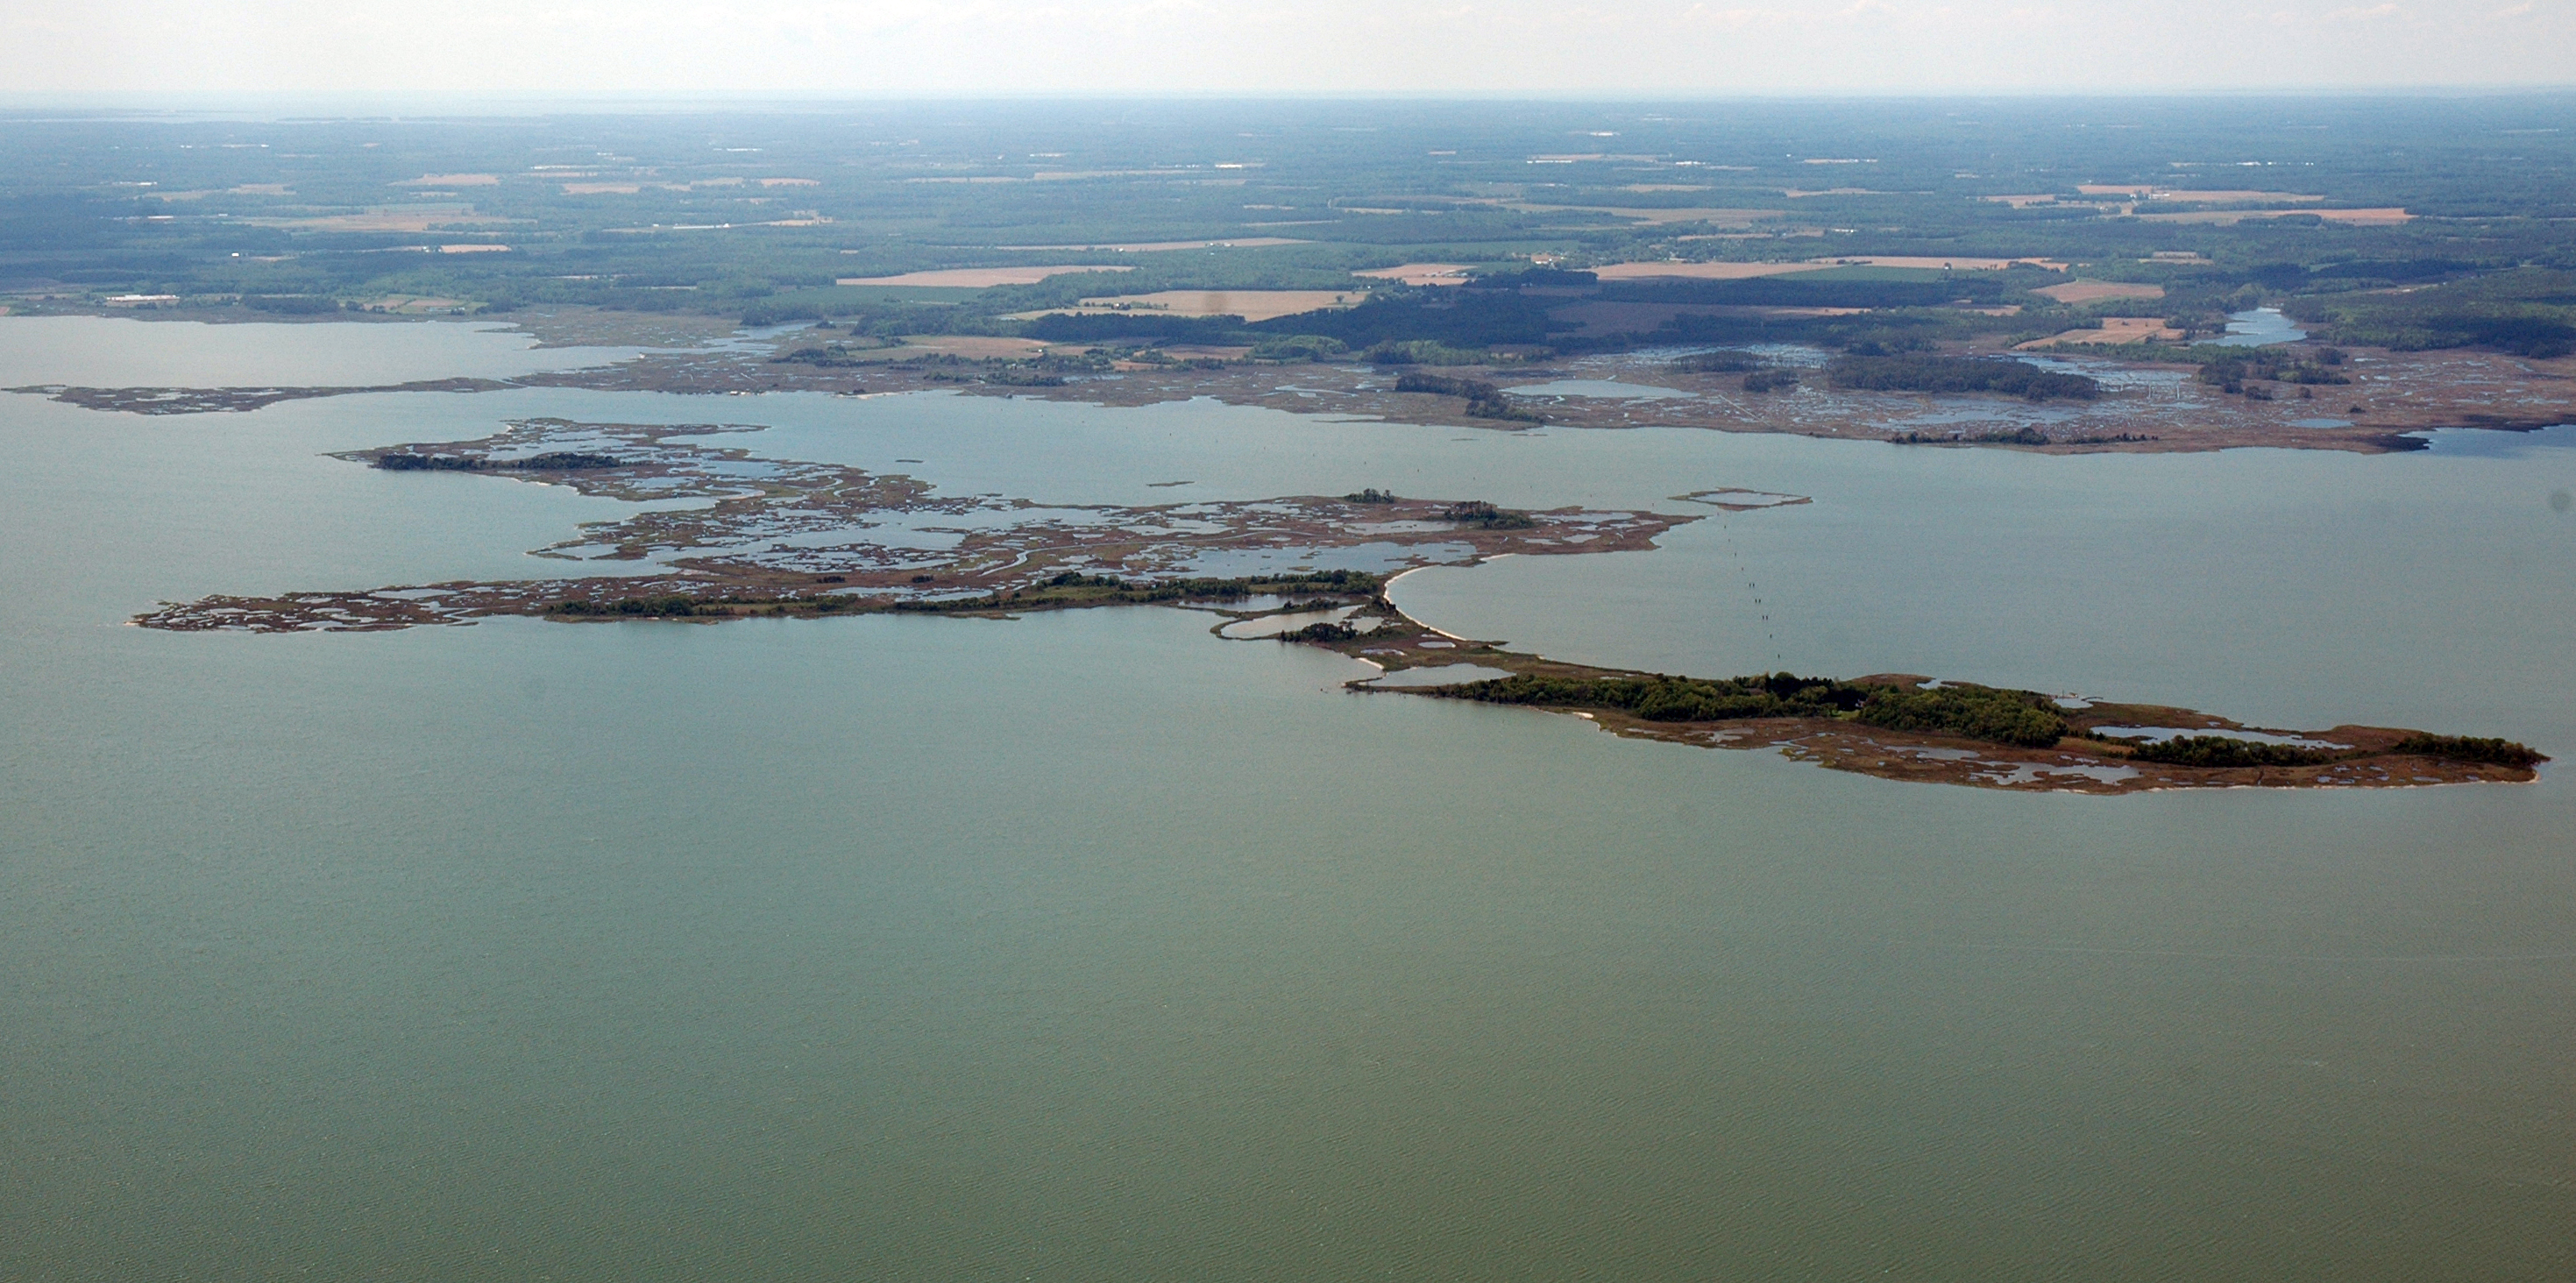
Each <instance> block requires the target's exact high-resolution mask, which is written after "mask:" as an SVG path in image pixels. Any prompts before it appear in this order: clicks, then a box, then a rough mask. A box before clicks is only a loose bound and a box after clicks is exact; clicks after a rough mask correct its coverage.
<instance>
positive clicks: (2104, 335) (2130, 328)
mask: <svg viewBox="0 0 2576 1283" xmlns="http://www.w3.org/2000/svg"><path fill="white" fill-rule="evenodd" d="M2182 337H2183V336H2182V331H2180V330H2177V329H2175V328H2173V327H2172V326H2169V325H2167V324H2165V322H2164V318H2163V317H2160V316H2106V317H2103V318H2102V328H2101V329H2098V330H2068V331H2066V332H2065V333H2063V334H2052V335H2050V336H2048V337H2047V338H2044V339H2032V340H2031V341H2030V342H2028V343H2024V344H2021V345H2020V346H2021V347H2022V348H2023V349H2024V350H2030V349H2035V348H2046V347H2056V346H2057V345H2059V344H2061V343H2179V342H2181V341H2182Z"/></svg>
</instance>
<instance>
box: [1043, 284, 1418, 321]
mask: <svg viewBox="0 0 2576 1283" xmlns="http://www.w3.org/2000/svg"><path fill="white" fill-rule="evenodd" d="M1365 297H1367V292H1366V291H1365V290H1359V289H1349V290H1157V291H1156V292H1154V293H1151V294H1122V295H1119V296H1117V297H1114V298H1087V299H1084V300H1082V302H1081V303H1079V304H1077V305H1076V306H1074V307H1070V308H1060V307H1057V308H1048V309H1046V310H1047V311H1049V312H1073V313H1076V314H1079V315H1102V314H1108V313H1118V312H1144V313H1150V314H1155V315H1161V316H1240V317H1242V318H1243V319H1244V320H1246V321H1267V320H1270V319H1271V318H1273V317H1279V316H1293V315H1295V314H1297V313H1299V312H1315V311H1321V310H1323V309H1325V308H1330V307H1346V306H1350V305H1353V304H1356V303H1358V302H1359V301H1360V300H1361V299H1362V298H1365ZM1033 315H1034V314H1033Z"/></svg>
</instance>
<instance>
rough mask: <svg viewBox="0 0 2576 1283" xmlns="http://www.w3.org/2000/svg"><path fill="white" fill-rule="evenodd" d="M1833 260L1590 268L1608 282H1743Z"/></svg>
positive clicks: (1818, 268) (1811, 268)
mask: <svg viewBox="0 0 2576 1283" xmlns="http://www.w3.org/2000/svg"><path fill="white" fill-rule="evenodd" d="M1831 266H1833V264H1831V263H1610V264H1607V265H1605V266H1601V267H1595V268H1588V269H1586V270H1588V271H1590V272H1591V273H1592V274H1593V275H1595V276H1598V277H1600V278H1601V279H1602V280H1605V281H1643V280H1652V279H1655V278H1657V277H1670V278H1674V279H1680V280H1692V281H1741V280H1747V279H1750V278H1752V277H1756V276H1782V275H1786V274H1788V273H1790V272H1816V271H1822V270H1824V269H1825V268H1828V267H1831Z"/></svg>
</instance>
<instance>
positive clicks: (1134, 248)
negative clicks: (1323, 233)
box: [993, 236, 1314, 254]
mask: <svg viewBox="0 0 2576 1283" xmlns="http://www.w3.org/2000/svg"><path fill="white" fill-rule="evenodd" d="M1311 244H1314V242H1312V241H1301V240H1298V239H1297V238H1295V237H1293V236H1237V237H1234V238H1232V239H1230V240H1221V241H1136V242H1131V243H1128V244H1124V245H996V246H994V247H993V248H995V249H1006V250H1014V251H1025V250H1097V249H1105V250H1114V251H1116V252H1118V253H1121V254H1151V253H1156V252H1159V251H1162V250H1175V249H1263V248H1266V247H1268V246H1272V245H1311Z"/></svg>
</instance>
